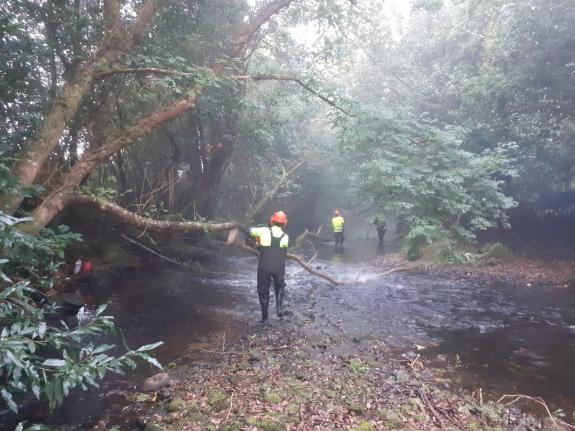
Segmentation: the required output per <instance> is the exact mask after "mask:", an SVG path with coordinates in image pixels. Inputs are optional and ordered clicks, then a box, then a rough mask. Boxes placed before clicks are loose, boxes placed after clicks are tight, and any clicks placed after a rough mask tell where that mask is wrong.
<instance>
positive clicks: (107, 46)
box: [9, 0, 293, 229]
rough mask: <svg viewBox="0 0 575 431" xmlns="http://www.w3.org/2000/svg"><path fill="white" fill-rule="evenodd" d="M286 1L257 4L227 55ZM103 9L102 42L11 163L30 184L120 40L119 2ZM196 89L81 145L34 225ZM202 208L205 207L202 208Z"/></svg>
mask: <svg viewBox="0 0 575 431" xmlns="http://www.w3.org/2000/svg"><path fill="white" fill-rule="evenodd" d="M162 1H164V0H148V2H147V3H146V5H145V6H144V7H143V8H142V10H141V12H140V14H139V16H138V17H137V18H136V21H135V23H134V25H133V26H132V34H131V37H130V38H129V40H128V41H127V42H123V43H122V44H121V45H120V46H123V47H124V48H125V49H131V48H132V47H133V45H134V44H135V43H136V41H138V40H139V37H140V36H141V34H143V32H144V30H145V28H146V27H147V24H149V22H150V20H151V18H152V17H153V15H154V14H155V12H156V10H157V7H158V5H159V4H160V3H161V2H162ZM292 1H293V0H274V1H272V2H271V3H268V4H267V5H265V6H264V7H262V9H261V10H260V11H259V12H258V13H257V14H256V15H255V16H254V17H253V18H252V19H250V20H249V21H248V22H247V23H246V24H245V26H244V27H243V29H242V31H240V32H239V33H238V34H237V35H236V36H237V37H236V38H235V41H236V42H235V44H234V48H233V49H232V54H233V57H234V58H236V57H237V56H238V55H240V54H241V52H242V47H245V46H246V44H247V43H248V41H249V39H250V37H251V36H253V35H254V34H255V33H256V32H257V31H258V30H259V28H260V27H261V25H263V24H264V23H265V22H266V21H267V20H269V18H270V17H271V16H273V15H274V14H275V13H277V12H279V11H280V10H281V9H283V8H284V7H286V6H288V5H289V4H290V3H291V2H292ZM106 6H107V7H106ZM105 9H106V10H107V14H106V18H107V19H106V21H107V25H108V27H109V28H111V29H112V31H110V32H107V34H108V36H107V37H106V39H110V40H107V41H106V42H105V43H104V44H103V47H102V49H100V50H99V51H98V52H97V53H96V55H95V60H94V61H92V62H88V63H86V64H85V65H84V66H83V67H82V68H80V73H77V74H76V75H75V76H74V78H73V79H72V82H71V83H67V84H66V85H64V88H63V91H62V94H63V96H62V98H61V99H62V102H63V103H56V104H55V105H54V106H55V109H53V110H51V111H50V112H49V114H48V116H47V119H46V121H45V122H44V123H43V125H42V128H41V130H40V133H39V137H38V138H37V139H36V140H35V141H33V142H30V144H29V145H28V146H27V147H26V152H25V154H24V156H23V158H22V159H21V160H20V161H19V162H18V163H17V165H16V166H15V168H14V172H15V176H16V177H17V178H18V179H20V180H21V182H23V183H25V184H30V183H31V182H33V181H34V178H35V177H36V175H37V173H38V170H39V168H40V167H41V166H42V164H43V163H44V161H45V160H46V158H47V157H48V155H49V154H50V152H51V151H52V150H53V148H54V147H55V145H56V144H57V143H58V141H59V139H60V138H61V136H62V132H63V131H64V129H65V127H66V124H67V120H68V119H69V118H71V114H74V113H75V112H76V110H77V108H78V105H79V102H80V100H81V98H82V96H83V95H84V94H85V93H86V92H87V91H88V89H89V88H90V84H91V82H92V79H93V78H94V74H95V72H96V70H97V69H100V68H102V67H103V66H105V65H107V64H109V63H110V62H111V61H112V60H113V59H114V58H115V56H116V50H115V49H113V48H114V47H115V46H116V45H118V44H120V41H118V40H117V39H116V37H117V36H118V35H121V33H123V32H121V29H120V26H121V23H120V22H119V20H120V8H119V3H118V1H117V0H107V1H106V2H105ZM212 69H213V70H214V72H215V73H217V74H221V73H223V71H224V69H223V67H222V68H220V67H219V65H216V66H213V68H212ZM200 91H201V88H192V89H191V90H190V91H189V93H188V95H187V96H186V97H185V98H183V99H180V100H178V101H176V102H174V103H172V104H171V105H169V106H168V107H167V108H165V109H164V110H162V111H159V112H156V113H153V114H151V115H148V116H147V117H145V118H143V119H142V120H140V121H138V122H137V123H135V124H134V125H132V126H131V127H130V128H128V129H127V131H126V132H124V133H122V134H121V135H120V136H118V137H116V138H114V139H112V140H111V141H110V142H107V143H104V144H103V145H102V147H100V148H97V149H91V150H89V151H86V152H85V153H84V154H83V155H82V157H81V159H80V160H79V161H78V162H77V163H76V164H75V165H74V166H73V167H72V169H71V170H70V171H69V172H68V173H67V174H66V176H65V177H64V178H63V183H62V185H61V186H60V187H59V188H58V189H57V190H55V191H53V192H52V193H51V194H49V195H48V196H47V197H46V199H45V200H44V201H43V202H42V204H41V205H40V206H39V207H38V208H37V209H36V210H35V211H34V213H33V225H34V227H35V228H36V229H39V228H41V227H44V226H46V225H48V224H49V223H50V222H51V221H52V220H53V219H54V217H55V216H56V215H57V214H58V213H59V212H60V211H62V209H63V208H64V207H65V206H66V205H67V203H68V200H69V199H70V196H71V193H72V192H73V191H74V190H75V188H77V187H78V186H79V185H80V183H81V182H82V180H83V179H84V178H86V176H87V175H88V174H89V173H90V172H91V171H92V170H93V169H94V168H95V167H96V166H97V165H98V163H100V162H102V161H104V160H107V159H108V158H109V157H111V156H113V155H114V154H115V153H116V152H118V151H120V150H121V149H122V148H124V147H126V146H127V145H128V144H130V143H132V142H133V141H135V140H137V139H138V138H141V137H143V136H145V135H146V134H148V133H150V132H152V131H153V130H156V129H157V128H159V127H160V126H162V125H163V124H165V123H166V122H168V121H171V120H173V119H174V118H177V117H179V116H180V115H181V114H183V113H184V112H187V111H189V110H191V109H194V108H195V101H196V97H197V94H199V92H200ZM222 150H224V151H218V153H217V154H216V155H215V156H214V157H213V159H212V160H210V170H209V172H208V173H207V175H205V176H203V177H202V178H204V177H205V180H204V181H202V182H200V188H199V192H200V194H199V195H200V196H201V197H202V207H206V208H208V206H209V205H212V203H211V200H212V199H211V198H212V192H213V191H214V189H215V186H217V184H219V181H220V179H221V176H222V175H223V172H224V171H225V168H226V166H227V163H228V161H229V156H230V155H231V152H232V150H233V143H232V142H231V141H230V142H226V145H224V148H223V149H222ZM20 202H21V198H20V197H17V198H15V199H13V200H12V202H10V203H9V204H11V206H12V207H14V205H16V207H17V206H18V205H19V203H20ZM206 212H208V210H207V209H206Z"/></svg>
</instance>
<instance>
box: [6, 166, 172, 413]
mask: <svg viewBox="0 0 575 431" xmlns="http://www.w3.org/2000/svg"><path fill="white" fill-rule="evenodd" d="M0 168H4V169H5V166H0ZM4 184H6V182H4ZM28 221H29V220H28V219H27V218H16V217H12V216H10V215H7V214H5V213H3V212H1V211H0V323H1V327H2V330H1V332H0V394H1V397H2V401H3V404H4V405H5V406H6V407H8V408H9V409H10V410H12V411H14V412H17V411H18V405H19V404H20V403H22V402H30V401H33V400H37V401H39V402H40V403H41V404H45V405H47V407H48V409H49V410H50V411H52V410H53V409H55V408H56V407H58V406H59V405H60V404H62V402H63V401H64V399H65V398H66V397H67V396H68V395H70V393H71V391H73V390H75V389H83V390H86V389H88V388H89V387H97V386H98V382H99V381H100V380H102V379H103V378H104V377H105V376H106V375H107V374H108V373H123V372H124V370H125V369H127V368H135V367H136V361H137V360H143V361H146V362H149V363H151V364H153V365H154V366H156V367H161V365H160V364H159V363H158V361H157V360H156V359H154V358H153V357H152V356H150V355H149V354H148V352H149V351H150V350H153V349H154V348H156V347H157V346H159V345H160V344H161V343H154V344H150V345H146V346H142V347H140V348H138V349H134V350H132V349H129V348H128V347H127V346H122V347H121V348H118V347H117V346H115V345H113V344H105V343H102V337H103V336H104V335H105V334H111V333H116V332H117V328H116V326H115V324H114V318H113V317H112V316H109V315H106V314H105V311H106V305H102V306H99V307H98V308H97V309H96V310H88V309H87V308H82V309H81V312H80V314H78V316H77V318H75V319H73V322H70V321H69V323H66V322H65V317H66V316H65V315H64V313H63V312H64V310H63V309H62V307H60V306H59V305H58V304H57V303H56V301H55V300H56V299H57V298H56V296H57V292H56V290H55V288H57V287H58V285H59V284H61V283H63V282H64V279H65V278H66V277H68V276H70V275H71V274H69V268H66V267H65V265H64V250H65V248H66V247H67V246H68V245H70V244H72V243H74V242H76V241H79V240H81V238H80V236H79V235H77V234H74V233H72V232H70V231H69V229H68V228H67V227H66V226H58V227H56V228H54V229H44V230H42V231H40V232H39V233H38V234H37V235H33V236H32V235H29V234H27V233H25V232H23V231H22V230H21V229H19V226H20V225H21V224H23V223H26V222H28ZM79 308H80V307H77V308H76V309H75V310H74V314H73V316H74V317H76V313H77V312H78V309H79ZM121 350H125V351H124V352H123V353H121Z"/></svg>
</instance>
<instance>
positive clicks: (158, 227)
mask: <svg viewBox="0 0 575 431" xmlns="http://www.w3.org/2000/svg"><path fill="white" fill-rule="evenodd" d="M67 204H74V205H91V206H95V207H97V208H98V209H100V210H101V211H103V212H107V213H111V214H114V215H115V216H117V217H118V218H119V219H120V220H122V221H123V222H125V223H127V224H129V225H131V226H135V227H138V228H140V229H143V230H144V231H154V232H194V231H195V232H198V231H203V232H223V231H229V234H228V240H227V241H226V244H227V245H231V244H235V245H236V246H238V247H239V248H241V249H243V250H246V251H249V252H250V253H252V254H254V255H256V256H259V252H258V251H257V250H255V249H253V248H252V247H249V246H247V245H246V244H244V243H243V239H241V238H240V237H241V235H240V230H244V231H245V228H243V227H242V226H241V225H240V224H239V223H236V222H222V223H214V222H198V221H167V220H154V219H150V218H147V217H142V216H140V215H138V214H134V213H133V212H131V211H128V210H127V209H125V208H122V207H121V206H119V205H117V204H115V203H113V202H109V201H105V200H103V199H97V198H93V197H89V196H80V195H72V196H69V197H68V199H67ZM287 258H288V259H289V260H292V261H294V262H297V263H298V264H299V265H300V266H301V267H302V268H303V269H305V270H306V271H308V272H309V273H310V274H313V275H316V276H318V277H321V278H323V279H324V280H327V281H329V282H330V283H332V284H334V285H336V286H341V285H344V284H346V282H344V281H341V280H337V279H335V278H333V277H331V276H329V275H327V274H324V273H323V272H320V271H318V270H316V269H315V268H313V267H312V266H311V265H310V264H309V263H308V262H306V261H305V259H304V258H303V257H301V256H298V255H296V254H292V253H288V254H287ZM408 269H409V268H407V267H400V268H393V269H391V270H388V271H385V272H384V273H382V274H380V275H379V277H382V276H385V275H388V274H391V273H394V272H398V271H404V270H408Z"/></svg>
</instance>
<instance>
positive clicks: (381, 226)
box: [373, 215, 386, 247]
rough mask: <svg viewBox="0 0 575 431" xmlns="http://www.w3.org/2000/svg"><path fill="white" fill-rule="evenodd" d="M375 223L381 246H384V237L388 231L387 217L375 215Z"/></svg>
mask: <svg viewBox="0 0 575 431" xmlns="http://www.w3.org/2000/svg"><path fill="white" fill-rule="evenodd" d="M373 224H374V226H375V229H376V230H377V236H378V238H379V246H380V247H381V246H383V238H384V237H385V232H386V228H385V217H383V216H380V215H378V216H375V218H374V219H373Z"/></svg>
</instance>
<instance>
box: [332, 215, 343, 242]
mask: <svg viewBox="0 0 575 431" xmlns="http://www.w3.org/2000/svg"><path fill="white" fill-rule="evenodd" d="M344 224H345V222H344V220H343V217H342V216H341V213H340V211H339V210H338V209H336V210H335V211H334V213H333V218H332V219H331V228H332V230H333V235H334V237H335V248H338V247H343V232H344Z"/></svg>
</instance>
